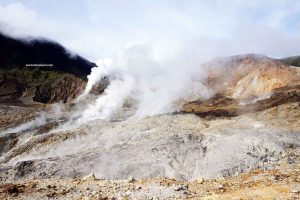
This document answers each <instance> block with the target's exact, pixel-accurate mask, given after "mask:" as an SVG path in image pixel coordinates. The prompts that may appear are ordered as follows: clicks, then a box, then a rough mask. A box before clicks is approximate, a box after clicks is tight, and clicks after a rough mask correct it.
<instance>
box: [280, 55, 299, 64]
mask: <svg viewBox="0 0 300 200" xmlns="http://www.w3.org/2000/svg"><path fill="white" fill-rule="evenodd" d="M280 61H281V62H283V63H286V64H288V65H292V66H296V67H300V56H292V57H288V58H282V59H280Z"/></svg>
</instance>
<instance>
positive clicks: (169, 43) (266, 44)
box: [0, 0, 300, 61]
mask: <svg viewBox="0 0 300 200" xmlns="http://www.w3.org/2000/svg"><path fill="white" fill-rule="evenodd" d="M0 30H1V31H2V32H4V33H6V34H8V35H11V36H14V37H28V36H31V37H43V38H48V39H51V40H55V41H57V42H59V43H61V44H62V45H64V46H65V47H67V48H68V49H69V50H70V51H71V52H74V53H78V54H80V55H82V56H84V57H86V58H88V59H90V60H91V61H97V60H101V59H103V58H106V57H115V56H118V55H120V54H122V52H124V51H125V50H126V49H127V48H129V47H130V46H132V45H135V44H143V45H149V46H151V48H153V49H154V51H153V52H154V57H156V59H157V60H160V59H166V58H168V57H170V56H172V55H175V54H176V53H175V52H177V51H183V50H184V51H185V52H193V56H199V57H203V59H202V60H209V59H211V58H213V57H216V56H230V55H235V54H244V53H257V54H264V55H267V56H270V57H276V58H280V57H286V56H293V55H299V54H300V45H299V44H300V1H295V0H264V1H262V0H251V1H246V0H184V1H183V0H49V1H44V0H0Z"/></svg>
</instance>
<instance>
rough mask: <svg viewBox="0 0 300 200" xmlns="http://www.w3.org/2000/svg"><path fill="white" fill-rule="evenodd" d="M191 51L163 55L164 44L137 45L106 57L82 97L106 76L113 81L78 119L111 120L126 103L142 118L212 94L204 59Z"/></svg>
mask: <svg viewBox="0 0 300 200" xmlns="http://www.w3.org/2000/svg"><path fill="white" fill-rule="evenodd" d="M168 48H170V47H165V49H168ZM170 51H171V50H170ZM188 51H189V52H186V50H184V48H179V49H178V50H177V52H176V53H174V49H172V54H168V55H167V54H166V53H164V55H165V56H162V55H160V54H159V53H160V52H166V51H164V50H162V45H145V44H135V45H131V46H129V47H128V48H127V49H126V51H125V52H124V53H123V54H122V55H121V56H119V57H118V58H116V59H114V60H109V59H105V60H104V61H103V62H102V63H100V65H99V64H98V67H97V68H93V69H92V73H91V74H90V75H89V76H88V83H87V86H86V89H85V92H84V93H83V95H82V96H86V95H87V94H88V93H89V92H90V91H91V89H92V87H93V86H94V85H96V84H97V83H99V82H100V81H101V80H102V78H104V77H108V78H109V80H110V84H109V85H108V87H107V88H106V90H105V91H104V93H103V94H102V95H100V96H99V97H98V98H97V99H96V100H95V101H94V102H92V103H90V104H88V105H87V106H86V108H85V109H84V110H83V111H81V114H80V117H79V119H78V122H80V123H83V122H86V121H89V120H94V119H105V120H111V119H113V118H114V117H115V116H116V115H119V114H120V112H122V109H123V106H124V104H126V103H128V104H129V105H130V106H131V107H132V109H134V110H135V112H134V115H133V117H138V118H141V117H145V116H150V115H156V114H162V113H168V112H174V111H178V110H180V108H181V106H182V103H183V102H184V101H186V100H194V99H195V98H198V99H199V98H208V97H210V96H211V95H212V91H210V90H209V89H208V88H206V87H205V86H204V85H203V84H202V81H203V80H204V78H205V77H206V74H205V71H204V70H203V69H202V68H201V62H203V61H202V60H201V58H199V56H195V55H194V54H193V53H190V49H188ZM82 96H81V98H82ZM77 116H78V115H77Z"/></svg>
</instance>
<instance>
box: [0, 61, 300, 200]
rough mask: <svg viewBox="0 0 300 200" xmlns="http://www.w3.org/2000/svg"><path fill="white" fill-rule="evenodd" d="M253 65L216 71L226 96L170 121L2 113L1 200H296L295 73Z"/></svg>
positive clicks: (299, 151)
mask: <svg viewBox="0 0 300 200" xmlns="http://www.w3.org/2000/svg"><path fill="white" fill-rule="evenodd" d="M232 59H233V60H232ZM259 59H260V60H259ZM259 59H258V57H255V59H254V58H252V55H251V56H249V55H248V56H246V57H245V56H242V57H234V58H231V62H230V64H228V63H227V62H228V61H226V62H225V64H224V63H222V62H221V63H222V65H223V66H224V65H225V66H226V65H229V66H230V69H231V73H230V74H231V75H230V76H229V77H226V78H225V79H223V81H224V83H226V84H224V85H226V87H224V88H221V87H220V90H219V91H218V93H217V94H216V95H215V96H214V97H213V98H211V99H209V100H204V99H200V100H197V101H193V102H186V104H185V105H184V106H183V109H182V111H180V112H176V113H169V114H162V115H155V116H149V117H144V118H134V117H128V115H127V114H128V113H130V112H131V110H130V108H124V110H122V112H121V113H120V115H119V116H117V117H116V118H114V119H113V120H112V121H105V120H100V119H97V120H92V121H88V122H85V123H79V122H78V121H76V117H77V116H78V115H76V113H78V111H80V110H81V109H82V108H83V106H84V104H85V103H86V104H88V102H84V101H83V102H75V103H69V104H54V105H44V104H40V103H32V102H31V104H30V105H29V104H26V103H21V104H16V102H9V103H7V104H6V105H1V106H0V113H1V115H0V131H1V132H0V156H1V157H0V172H1V173H0V198H1V199H300V177H299V174H300V173H299V172H300V126H299V124H300V104H299V102H300V91H299V80H300V79H299V74H300V73H299V69H298V68H294V67H289V66H287V65H285V64H282V63H280V62H279V61H278V62H277V61H276V62H275V61H272V60H271V59H269V58H266V57H262V58H259ZM217 63H220V61H217ZM245 66H246V67H245ZM247 66H248V67H247ZM267 72H268V73H267ZM218 76H220V74H219V75H218V74H212V75H211V76H210V78H209V80H208V82H207V84H208V85H209V84H211V81H212V80H213V79H215V80H221V79H220V77H219V78H218ZM247 86H249V87H247ZM100 88H101V91H102V90H103V88H102V87H100ZM61 91H62V92H61ZM64 91H65V90H60V89H59V88H58V93H59V94H60V93H64ZM68 91H69V90H68ZM99 91H100V90H99ZM100 93H101V92H100ZM51 94H53V96H52V97H53V98H54V97H55V94H56V93H55V92H54V93H51ZM237 94H239V95H237ZM52 97H51V98H52ZM91 98H92V97H91ZM21 99H22V98H21ZM22 100H24V99H22ZM88 100H92V99H88ZM24 102H27V103H28V101H25V100H24ZM71 116H73V117H71ZM124 116H126V117H124ZM129 116H130V115H129Z"/></svg>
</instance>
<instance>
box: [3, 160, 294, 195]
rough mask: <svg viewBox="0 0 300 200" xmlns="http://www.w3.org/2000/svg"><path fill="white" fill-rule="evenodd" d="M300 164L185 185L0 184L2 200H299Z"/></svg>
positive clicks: (155, 181)
mask: <svg viewBox="0 0 300 200" xmlns="http://www.w3.org/2000/svg"><path fill="white" fill-rule="evenodd" d="M299 197H300V165H299V164H287V163H284V162H283V163H282V164H281V165H280V167H277V168H276V169H273V170H267V171H264V170H253V171H251V172H248V173H243V174H241V175H239V176H235V177H231V178H219V179H208V180H206V179H202V178H199V179H197V180H195V181H191V182H185V181H178V180H175V179H168V178H143V179H138V180H135V179H134V178H132V177H131V178H128V179H127V180H101V179H97V178H96V177H95V176H93V174H91V175H89V176H86V177H83V178H77V179H63V178H52V179H34V180H18V181H14V182H6V183H2V184H1V185H0V198H1V199H100V200H101V199H205V200H214V199H224V200H227V199H249V200H250V199H286V200H292V199H295V200H297V199H299Z"/></svg>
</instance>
